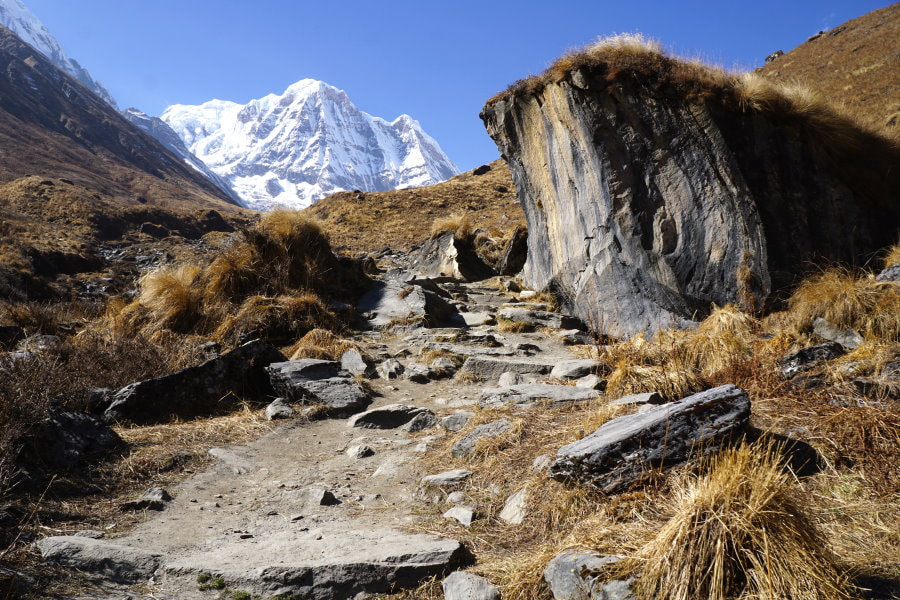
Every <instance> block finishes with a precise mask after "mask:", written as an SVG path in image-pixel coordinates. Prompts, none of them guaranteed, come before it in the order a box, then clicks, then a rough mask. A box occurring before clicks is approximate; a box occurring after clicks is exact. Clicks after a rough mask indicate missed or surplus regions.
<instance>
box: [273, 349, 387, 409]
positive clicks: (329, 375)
mask: <svg viewBox="0 0 900 600" xmlns="http://www.w3.org/2000/svg"><path fill="white" fill-rule="evenodd" d="M266 370H267V371H268V372H269V375H270V377H271V378H272V387H274V388H275V390H276V391H277V392H278V393H279V394H280V395H282V396H283V397H284V398H286V399H288V400H290V401H292V402H298V403H303V404H308V403H314V404H320V405H322V406H324V407H325V409H326V412H327V413H328V414H329V415H335V416H343V415H348V414H353V413H355V412H359V411H360V410H363V409H364V408H365V407H366V406H367V405H368V404H369V397H368V395H367V394H366V392H365V391H364V390H363V389H362V387H360V385H359V384H358V383H357V382H356V381H355V380H354V379H353V377H352V376H351V375H350V373H348V372H347V371H344V370H343V369H341V368H340V365H339V364H338V363H336V362H334V361H330V360H318V359H315V358H304V359H302V360H291V361H287V362H278V363H273V364H271V365H269V366H268V367H267V369H266Z"/></svg>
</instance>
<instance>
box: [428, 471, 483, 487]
mask: <svg viewBox="0 0 900 600" xmlns="http://www.w3.org/2000/svg"><path fill="white" fill-rule="evenodd" d="M471 476H472V471H469V470H467V469H453V470H452V471H444V472H443V473H438V474H436V475H426V476H425V477H423V478H422V485H423V486H425V487H448V486H455V485H459V484H460V483H462V482H463V481H465V480H466V479H468V478H469V477H471Z"/></svg>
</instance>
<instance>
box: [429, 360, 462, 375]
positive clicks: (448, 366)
mask: <svg viewBox="0 0 900 600" xmlns="http://www.w3.org/2000/svg"><path fill="white" fill-rule="evenodd" d="M428 366H429V367H430V368H431V376H432V377H449V376H451V375H453V374H454V373H455V372H456V365H455V364H453V361H452V360H450V359H449V358H447V357H446V356H439V357H438V358H436V359H434V360H433V361H431V364H430V365H428Z"/></svg>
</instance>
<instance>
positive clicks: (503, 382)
mask: <svg viewBox="0 0 900 600" xmlns="http://www.w3.org/2000/svg"><path fill="white" fill-rule="evenodd" d="M519 383H522V376H521V375H519V374H518V373H513V372H512V371H506V372H504V373H501V374H500V377H499V378H497V385H499V386H500V387H510V386H513V385H517V384H519Z"/></svg>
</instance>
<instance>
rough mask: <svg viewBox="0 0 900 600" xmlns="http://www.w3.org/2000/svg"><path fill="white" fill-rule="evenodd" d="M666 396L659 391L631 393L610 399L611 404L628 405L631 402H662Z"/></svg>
mask: <svg viewBox="0 0 900 600" xmlns="http://www.w3.org/2000/svg"><path fill="white" fill-rule="evenodd" d="M663 402H665V398H663V397H662V395H661V394H659V393H657V392H647V393H644V394H629V395H627V396H622V397H621V398H616V399H615V400H611V401H610V403H609V404H610V406H623V405H624V406H628V405H631V404H638V405H641V404H662V403H663Z"/></svg>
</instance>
